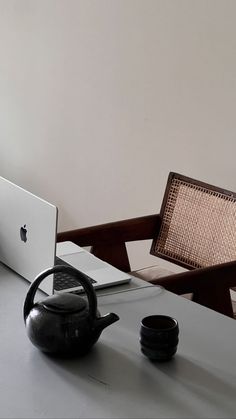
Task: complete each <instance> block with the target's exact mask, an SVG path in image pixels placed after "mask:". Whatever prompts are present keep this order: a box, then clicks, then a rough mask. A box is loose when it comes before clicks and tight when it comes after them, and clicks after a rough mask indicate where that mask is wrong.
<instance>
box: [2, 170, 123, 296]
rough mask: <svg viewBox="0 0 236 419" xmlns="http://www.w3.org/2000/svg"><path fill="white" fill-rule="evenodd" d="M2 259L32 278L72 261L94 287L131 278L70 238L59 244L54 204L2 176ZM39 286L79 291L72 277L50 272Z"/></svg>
mask: <svg viewBox="0 0 236 419" xmlns="http://www.w3.org/2000/svg"><path fill="white" fill-rule="evenodd" d="M0 202H1V203H0V262H2V263H4V264H5V265H7V266H8V267H10V268H11V269H13V270H14V271H15V272H17V273H18V274H19V275H21V276H23V277H24V278H25V279H27V280H28V281H30V282H32V281H33V280H34V278H35V277H36V276H37V275H38V274H39V273H40V272H42V271H43V270H45V269H46V268H50V267H52V266H53V265H55V264H69V265H71V266H73V267H74V268H76V269H78V270H79V271H81V272H83V273H85V274H86V275H87V276H89V277H90V278H91V282H92V283H93V286H94V287H95V288H103V287H109V286H112V285H117V284H121V283H124V282H128V281H130V279H131V277H130V276H129V275H128V274H126V273H124V272H122V271H120V270H118V269H116V268H114V267H113V266H111V265H109V264H108V263H106V262H103V261H101V260H100V259H98V258H96V257H95V256H94V255H92V254H91V253H89V252H88V251H87V250H85V249H83V248H81V247H79V246H77V245H75V244H74V243H71V242H64V243H58V244H57V245H56V234H57V217H58V210H57V207H56V206H55V205H52V204H50V203H49V202H47V201H45V200H43V199H41V198H39V197H37V196H36V195H34V194H32V193H30V192H28V191H26V190H25V189H23V188H21V187H20V186H17V185H15V184H14V183H12V182H10V181H8V180H7V179H4V178H3V177H0ZM58 276H60V275H58ZM40 288H41V290H42V291H44V292H45V293H46V294H52V293H53V292H56V293H57V292H58V293H60V292H76V291H81V290H82V288H81V286H80V285H78V283H77V282H76V281H74V279H73V278H71V282H69V280H68V279H67V280H64V279H63V278H59V277H58V278H57V277H55V278H53V276H52V275H51V276H48V277H47V278H45V279H44V281H43V282H42V283H41V285H40Z"/></svg>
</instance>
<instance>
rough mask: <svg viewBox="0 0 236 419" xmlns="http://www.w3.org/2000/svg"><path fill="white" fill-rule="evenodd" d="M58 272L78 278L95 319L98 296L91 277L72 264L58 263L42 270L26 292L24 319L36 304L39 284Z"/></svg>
mask: <svg viewBox="0 0 236 419" xmlns="http://www.w3.org/2000/svg"><path fill="white" fill-rule="evenodd" d="M56 272H66V273H68V274H70V275H72V276H73V277H74V278H75V279H77V280H78V281H79V282H80V284H81V285H82V287H83V288H84V290H85V292H86V294H87V297H88V303H89V314H90V316H91V318H92V319H94V320H95V318H96V314H97V297H96V293H95V291H94V288H93V286H92V284H91V283H90V281H89V279H88V278H87V276H86V275H85V274H84V273H82V272H80V271H79V270H77V269H75V268H73V267H72V266H65V265H57V266H53V267H52V268H49V269H46V270H45V271H43V272H41V273H40V274H39V275H37V276H36V278H35V280H34V281H33V282H32V283H31V285H30V287H29V290H28V292H27V294H26V298H25V303H24V309H23V313H24V321H26V318H27V316H28V314H29V312H30V310H31V309H32V307H33V305H34V297H35V294H36V291H37V289H38V286H39V284H40V283H41V282H42V281H43V280H44V279H45V278H46V277H47V276H48V275H51V274H54V273H56Z"/></svg>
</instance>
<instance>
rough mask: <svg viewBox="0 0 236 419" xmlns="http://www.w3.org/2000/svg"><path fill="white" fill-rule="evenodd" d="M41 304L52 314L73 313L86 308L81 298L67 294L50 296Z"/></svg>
mask: <svg viewBox="0 0 236 419" xmlns="http://www.w3.org/2000/svg"><path fill="white" fill-rule="evenodd" d="M41 304H42V305H43V306H44V307H45V308H46V309H47V310H49V311H53V312H54V313H75V312H80V311H83V310H84V309H85V308H86V307H87V303H86V301H85V300H84V299H83V298H81V297H79V296H78V295H73V294H69V293H63V294H57V295H52V296H51V297H47V298H46V299H45V300H43V301H42V302H41Z"/></svg>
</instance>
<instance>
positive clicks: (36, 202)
mask: <svg viewBox="0 0 236 419" xmlns="http://www.w3.org/2000/svg"><path fill="white" fill-rule="evenodd" d="M0 202H1V203H0V261H1V262H3V263H4V264H5V265H7V266H8V267H10V268H11V269H13V270H14V271H15V272H17V273H18V274H19V275H21V276H23V277H24V278H25V279H27V280H28V281H30V282H32V281H33V280H34V278H35V277H36V276H37V275H38V274H39V273H40V272H42V271H43V270H45V269H46V268H50V267H52V266H53V265H54V260H55V246H56V233H57V214H58V211H57V207H56V206H54V205H52V204H50V203H48V202H47V201H45V200H43V199H41V198H39V197H37V196H35V195H33V194H32V193H30V192H28V191H26V190H25V189H23V188H21V187H20V186H17V185H15V184H14V183H12V182H10V181H9V180H7V179H4V178H3V177H0ZM52 287H53V278H52V276H50V277H47V278H45V280H44V281H43V282H42V283H41V285H40V288H41V289H42V290H43V291H44V292H46V293H47V294H52V293H53V289H52Z"/></svg>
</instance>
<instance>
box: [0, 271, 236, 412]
mask: <svg viewBox="0 0 236 419" xmlns="http://www.w3.org/2000/svg"><path fill="white" fill-rule="evenodd" d="M137 283H139V284H140V282H139V281H138V282H137ZM0 286H1V292H0V333H1V344H0V371H1V374H0V382H1V392H0V406H1V407H0V417H2V418H16V417H18V418H159V417H160V418H185V417H187V418H192V417H195V418H196V417H197V418H233V417H235V414H236V322H235V320H233V319H230V318H227V317H225V316H222V315H220V314H218V313H215V312H213V311H211V310H208V309H206V308H204V307H201V306H199V305H197V304H195V303H192V302H191V301H188V300H185V299H183V298H181V297H178V296H175V295H174V294H171V293H169V292H167V291H165V290H163V289H160V288H158V287H149V288H143V289H139V290H133V291H130V292H126V293H121V294H114V295H106V296H99V297H98V306H99V309H100V311H101V314H105V313H106V312H109V311H114V312H115V313H117V314H118V315H119V316H120V321H119V322H117V323H114V324H113V325H111V326H110V327H108V328H107V329H105V330H104V331H103V333H102V335H101V337H100V339H99V341H98V343H97V344H96V345H95V346H94V348H93V349H92V351H91V352H90V353H89V354H88V355H87V356H85V357H83V358H81V359H74V360H56V359H53V358H50V357H48V356H47V355H45V354H43V353H41V352H40V351H38V350H37V349H36V348H34V346H33V345H32V344H31V343H30V341H29V340H28V337H27V336H26V333H25V327H24V322H23V316H22V307H23V302H24V297H25V294H26V291H27V289H28V283H27V282H26V281H24V280H23V279H22V278H20V277H18V276H17V275H15V274H13V273H12V272H11V271H10V270H8V269H7V268H5V267H3V266H1V265H0ZM111 291H115V289H113V290H111ZM154 313H156V314H167V315H171V316H174V317H175V318H176V319H177V320H178V321H179V325H180V342H179V347H178V352H177V354H176V356H175V358H174V359H173V360H172V361H170V362H168V363H162V364H158V363H152V362H150V361H149V360H148V359H146V358H145V357H144V355H142V354H141V352H140V347H139V340H138V339H139V336H138V334H139V324H140V321H141V319H142V317H144V316H146V315H148V314H154Z"/></svg>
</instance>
